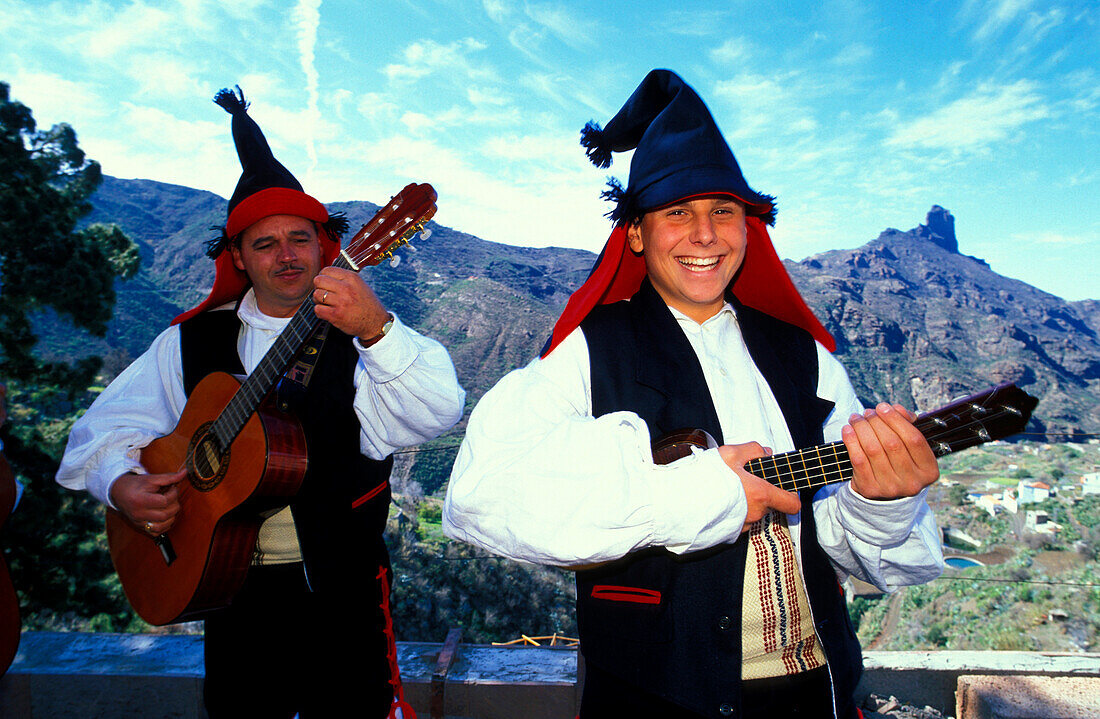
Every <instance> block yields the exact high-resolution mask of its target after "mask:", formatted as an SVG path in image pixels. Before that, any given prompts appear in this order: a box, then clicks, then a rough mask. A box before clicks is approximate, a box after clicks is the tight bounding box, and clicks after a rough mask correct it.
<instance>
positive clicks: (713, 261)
mask: <svg viewBox="0 0 1100 719" xmlns="http://www.w3.org/2000/svg"><path fill="white" fill-rule="evenodd" d="M676 259H677V261H678V262H679V263H680V264H681V265H687V266H688V267H697V268H699V269H702V270H705V269H709V268H711V267H714V266H715V265H717V264H718V258H717V257H677V258H676Z"/></svg>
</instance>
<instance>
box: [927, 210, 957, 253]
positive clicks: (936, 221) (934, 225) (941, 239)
mask: <svg viewBox="0 0 1100 719" xmlns="http://www.w3.org/2000/svg"><path fill="white" fill-rule="evenodd" d="M924 221H925V223H926V224H923V225H921V226H920V227H917V228H916V234H918V235H920V236H921V237H923V238H925V239H927V240H930V241H932V242H933V243H935V244H937V245H939V246H940V247H942V248H943V249H945V250H947V251H948V252H953V253H955V254H958V252H959V241H958V240H957V239H955V218H954V217H953V216H952V215H951V213H950V212H949V211H948V210H945V209H943V208H942V207H940V206H939V205H932V209H931V210H929V211H928V216H927V217H926V218H925V220H924Z"/></svg>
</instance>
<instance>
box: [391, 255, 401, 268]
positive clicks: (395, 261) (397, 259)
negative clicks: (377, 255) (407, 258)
mask: <svg viewBox="0 0 1100 719" xmlns="http://www.w3.org/2000/svg"><path fill="white" fill-rule="evenodd" d="M399 264H401V255H394V256H393V257H391V258H390V267H397V266H398V265H399Z"/></svg>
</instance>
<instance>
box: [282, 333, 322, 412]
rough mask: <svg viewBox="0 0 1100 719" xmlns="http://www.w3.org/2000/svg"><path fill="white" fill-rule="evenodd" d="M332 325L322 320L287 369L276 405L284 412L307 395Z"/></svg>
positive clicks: (288, 410)
mask: <svg viewBox="0 0 1100 719" xmlns="http://www.w3.org/2000/svg"><path fill="white" fill-rule="evenodd" d="M331 327H332V325H330V324H329V323H328V322H322V323H321V324H320V325H318V326H317V329H316V330H314V332H313V336H312V337H310V338H309V340H308V341H307V342H306V343H305V344H304V345H302V349H301V350H300V351H299V352H298V355H297V356H296V357H295V358H294V361H293V362H292V363H291V365H290V367H289V368H288V369H287V371H286V374H284V375H283V379H282V380H281V381H280V382H279V385H278V387H277V388H276V393H275V397H276V406H278V408H279V410H280V411H282V412H290V411H291V408H292V407H294V406H296V405H297V404H298V403H299V402H300V401H301V400H302V398H303V397H304V396H305V393H306V389H307V388H308V387H309V381H310V379H312V378H313V370H315V369H316V368H317V360H318V359H320V357H321V350H323V349H324V348H325V340H326V339H327V338H328V331H329V329H330V328H331Z"/></svg>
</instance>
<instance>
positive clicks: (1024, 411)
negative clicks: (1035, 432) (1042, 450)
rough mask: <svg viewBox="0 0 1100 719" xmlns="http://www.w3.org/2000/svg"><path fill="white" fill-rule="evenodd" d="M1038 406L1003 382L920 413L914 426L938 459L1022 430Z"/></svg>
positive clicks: (1012, 386) (1033, 400) (1025, 394)
mask: <svg viewBox="0 0 1100 719" xmlns="http://www.w3.org/2000/svg"><path fill="white" fill-rule="evenodd" d="M1038 403H1039V400H1038V398H1036V397H1033V396H1031V395H1029V394H1028V393H1027V392H1024V391H1023V390H1022V389H1020V388H1019V387H1017V386H1016V385H1014V384H1012V383H1005V384H1001V385H997V386H996V387H993V388H992V389H988V390H986V391H984V392H979V393H978V394H975V395H972V396H970V397H967V398H965V399H961V400H958V401H957V402H952V403H951V404H949V405H947V406H945V407H941V408H940V409H938V410H936V411H935V412H929V413H928V414H922V415H921V416H919V417H917V419H916V421H915V422H914V425H916V427H917V429H919V430H920V431H921V433H922V434H923V435H924V436H925V439H927V440H928V444H929V445H931V446H932V452H933V453H935V455H936V456H937V457H942V456H944V455H945V454H950V453H951V452H957V451H959V450H961V449H966V448H967V447H975V446H977V445H979V444H984V443H986V442H992V441H993V440H996V439H1004V438H1005V437H1010V436H1012V435H1014V434H1017V433H1019V432H1022V431H1024V428H1025V427H1026V426H1027V423H1028V420H1029V419H1031V412H1032V410H1034V409H1035V405H1037V404H1038Z"/></svg>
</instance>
